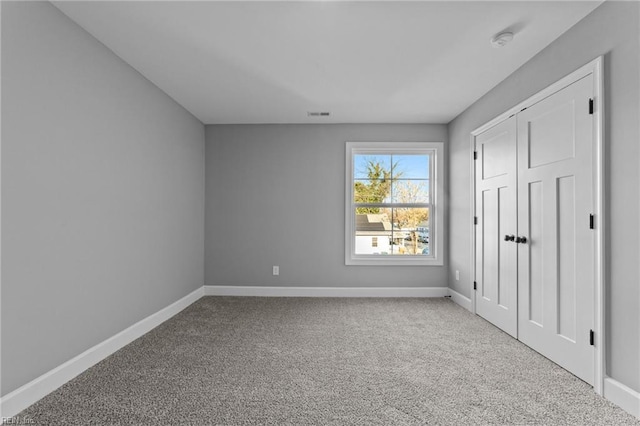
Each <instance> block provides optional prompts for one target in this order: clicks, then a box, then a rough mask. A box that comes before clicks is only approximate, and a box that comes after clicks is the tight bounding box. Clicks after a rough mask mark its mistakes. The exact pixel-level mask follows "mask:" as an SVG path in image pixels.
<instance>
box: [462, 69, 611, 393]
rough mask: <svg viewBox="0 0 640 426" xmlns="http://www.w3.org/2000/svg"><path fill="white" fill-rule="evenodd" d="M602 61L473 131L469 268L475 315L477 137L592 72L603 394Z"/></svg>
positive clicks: (597, 364) (598, 355)
mask: <svg viewBox="0 0 640 426" xmlns="http://www.w3.org/2000/svg"><path fill="white" fill-rule="evenodd" d="M603 62H604V59H603V57H602V56H598V57H597V58H596V59H594V60H592V61H591V62H589V63H588V64H586V65H584V66H582V67H580V68H579V69H577V70H576V71H574V72H572V73H570V74H568V75H567V76H565V77H563V78H562V79H560V80H558V81H556V82H555V83H553V84H551V85H550V86H548V87H546V88H545V89H543V90H541V91H540V92H538V93H536V94H535V95H533V96H531V97H529V98H527V99H526V100H524V101H523V102H520V103H519V104H517V105H515V106H513V107H511V108H509V109H508V110H507V111H505V112H504V113H502V114H500V115H498V116H497V117H495V118H493V119H492V120H490V121H488V122H487V123H486V124H484V125H482V126H480V127H478V128H477V129H475V130H473V131H472V132H471V137H470V153H471V155H470V156H469V161H470V170H471V173H470V174H471V176H470V181H471V184H470V188H471V194H470V206H471V210H470V211H471V218H470V221H469V223H470V224H471V257H470V259H471V265H470V271H472V273H471V278H470V281H469V283H468V286H469V294H470V295H471V309H472V312H473V313H474V314H476V297H475V291H474V289H473V285H474V281H475V276H476V232H475V227H474V217H475V216H476V203H475V189H476V184H475V172H476V164H475V160H474V156H473V153H474V152H475V147H476V143H475V141H476V137H477V136H478V135H479V134H481V133H483V132H484V131H486V130H488V129H490V128H491V127H493V126H495V125H497V124H499V123H500V122H502V121H504V120H506V119H508V118H509V117H511V116H512V115H514V114H517V113H518V112H520V111H522V110H523V109H524V108H527V107H529V106H531V105H533V104H535V103H537V102H539V101H541V100H542V99H544V98H546V97H549V96H551V95H552V94H554V93H556V92H558V91H559V90H561V89H562V88H564V87H567V86H568V85H570V84H572V83H574V82H576V81H578V80H580V79H581V78H583V77H585V76H587V75H589V74H592V75H593V96H594V109H593V137H594V140H593V141H594V148H593V149H594V152H593V162H594V164H593V170H594V171H595V182H594V187H593V191H594V204H595V205H594V210H595V211H594V214H595V229H594V231H595V234H596V235H595V252H594V306H593V309H594V315H593V318H594V324H593V326H594V332H595V342H594V343H595V348H594V350H595V353H594V380H593V390H594V391H595V392H596V393H597V394H599V395H602V394H603V393H604V379H605V354H606V336H605V323H604V321H605V317H604V312H605V292H604V283H605V272H606V271H605V265H606V264H605V254H606V247H605V244H604V242H605V236H606V235H605V223H606V221H605V219H606V218H605V208H604V192H603V189H604V180H605V174H604V171H605V163H604V160H605V158H604V155H605V153H604V112H605V109H604V108H605V105H604V76H603Z"/></svg>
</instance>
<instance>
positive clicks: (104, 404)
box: [19, 297, 640, 425]
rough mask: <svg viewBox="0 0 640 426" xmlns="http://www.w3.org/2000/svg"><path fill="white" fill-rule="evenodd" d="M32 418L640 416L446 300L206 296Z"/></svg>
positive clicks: (264, 420) (68, 421)
mask: <svg viewBox="0 0 640 426" xmlns="http://www.w3.org/2000/svg"><path fill="white" fill-rule="evenodd" d="M19 417H20V418H21V419H28V420H32V421H33V423H32V424H47V425H49V424H52V425H86V424H98V425H99V424H105V425H114V424H132V425H147V424H154V425H155V424H165V425H189V424H193V425H210V424H219V425H248V424H271V425H281V424H284V425H414V424H415V425H424V424H433V425H466V424H473V425H481V424H499V425H512V424H527V425H532V424H536V425H537V424H541V425H542V424H544V425H556V424H557V425H593V424H597V425H640V421H638V420H637V419H635V418H634V417H632V416H631V415H629V414H627V413H625V412H624V411H623V410H621V409H619V408H617V407H616V406H614V405H613V404H611V403H610V402H608V401H606V400H605V399H603V398H601V397H599V396H597V395H596V394H595V393H594V392H593V390H592V388H591V387H590V386H588V385H587V384H586V383H584V382H582V381H581V380H579V379H577V378H576V377H574V376H573V375H571V374H569V373H568V372H566V371H565V370H563V369H561V368H560V367H558V366H556V365H555V364H553V363H552V362H551V361H549V360H547V359H546V358H544V357H542V356H540V355H539V354H537V353H536V352H534V351H533V350H531V349H529V348H528V347H526V346H524V345H523V344H521V343H520V342H518V341H517V340H514V339H512V338H511V337H509V336H508V335H506V334H504V333H502V332H501V331H499V330H498V329H496V328H495V327H493V326H492V325H490V324H489V323H487V322H485V321H484V320H482V319H480V318H479V317H477V316H474V315H472V314H470V313H469V312H467V311H465V310H464V309H462V308H460V307H459V306H457V305H455V304H454V303H453V302H451V301H450V300H448V299H322V298H250V297H246V298H238V297H205V298H202V299H200V300H199V301H198V302H196V303H195V304H193V305H191V306H190V307H189V308H187V309H186V310H184V311H183V312H181V313H180V314H178V315H177V316H175V317H174V318H172V319H171V320H169V321H167V322H166V323H164V324H162V325H161V326H160V327H158V328H156V329H154V330H153V331H152V332H150V333H148V334H147V335H145V336H143V337H142V338H140V339H138V340H136V341H135V342H133V343H132V344H130V345H128V346H126V347H125V348H123V349H122V350H120V351H118V352H116V353H115V354H113V355H112V356H110V357H109V358H107V359H106V360H104V361H102V362H100V363H99V364H97V365H96V366H94V367H93V368H91V369H89V370H88V371H86V372H85V373H83V374H82V375H80V376H78V377H77V378H76V379H74V380H72V381H71V382H69V383H67V384H66V385H64V386H63V387H62V388H60V389H58V390H57V391H55V392H53V393H52V394H50V395H48V396H47V397H45V398H44V399H42V400H41V401H39V402H37V403H36V404H34V405H33V406H31V407H29V408H28V409H27V410H25V411H23V412H22V413H20V414H19Z"/></svg>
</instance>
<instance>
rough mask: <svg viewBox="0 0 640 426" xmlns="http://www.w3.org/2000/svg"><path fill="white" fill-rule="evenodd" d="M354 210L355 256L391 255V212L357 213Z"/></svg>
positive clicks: (379, 210)
mask: <svg viewBox="0 0 640 426" xmlns="http://www.w3.org/2000/svg"><path fill="white" fill-rule="evenodd" d="M357 210H358V209H356V221H355V222H356V235H355V254H379V255H388V254H391V239H392V234H393V232H392V229H391V211H390V209H378V213H359V212H358V211H357Z"/></svg>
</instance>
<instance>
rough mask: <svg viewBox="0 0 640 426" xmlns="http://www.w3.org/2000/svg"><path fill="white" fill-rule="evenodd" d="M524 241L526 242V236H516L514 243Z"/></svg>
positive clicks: (522, 242) (523, 242)
mask: <svg viewBox="0 0 640 426" xmlns="http://www.w3.org/2000/svg"><path fill="white" fill-rule="evenodd" d="M526 242H527V237H518V238H516V243H520V244H525V243H526Z"/></svg>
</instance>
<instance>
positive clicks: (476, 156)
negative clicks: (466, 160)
mask: <svg viewBox="0 0 640 426" xmlns="http://www.w3.org/2000/svg"><path fill="white" fill-rule="evenodd" d="M473 159H474V160H477V159H478V151H473Z"/></svg>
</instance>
